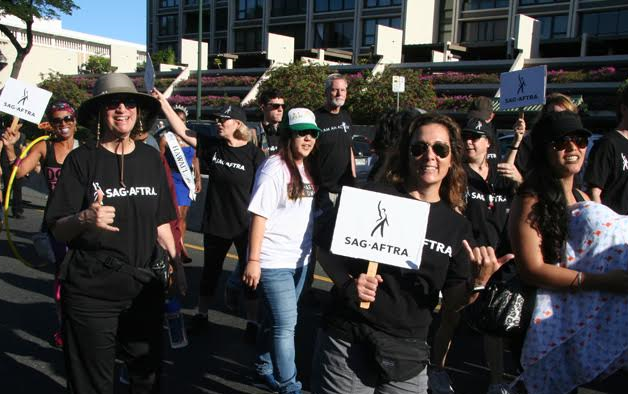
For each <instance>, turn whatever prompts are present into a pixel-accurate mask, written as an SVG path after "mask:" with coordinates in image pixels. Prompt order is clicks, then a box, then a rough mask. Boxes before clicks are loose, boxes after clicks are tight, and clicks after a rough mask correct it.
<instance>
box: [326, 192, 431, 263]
mask: <svg viewBox="0 0 628 394" xmlns="http://www.w3.org/2000/svg"><path fill="white" fill-rule="evenodd" d="M429 212H430V204H428V203H425V202H421V201H417V200H415V199H411V198H403V197H396V196H391V195H388V194H383V193H377V192H371V191H366V190H362V189H356V188H353V187H347V186H345V187H343V188H342V198H341V199H340V205H339V207H338V218H337V220H336V227H335V228H334V237H333V239H332V243H331V252H332V253H334V254H338V255H342V256H348V257H354V258H359V259H364V260H368V261H373V262H378V263H382V264H388V265H394V266H398V267H402V268H409V269H419V267H420V265H421V254H422V251H423V242H424V241H425V231H426V228H427V218H428V215H429Z"/></svg>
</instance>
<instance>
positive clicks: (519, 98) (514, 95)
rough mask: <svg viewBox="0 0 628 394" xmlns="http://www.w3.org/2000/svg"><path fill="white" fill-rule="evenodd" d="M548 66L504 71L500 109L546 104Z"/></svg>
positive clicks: (501, 79) (501, 78)
mask: <svg viewBox="0 0 628 394" xmlns="http://www.w3.org/2000/svg"><path fill="white" fill-rule="evenodd" d="M546 87H547V66H545V65H543V66H538V67H530V68H525V69H523V70H520V71H511V72H506V73H502V74H501V75H500V77H499V94H500V97H499V109H501V110H505V109H510V108H518V107H525V106H526V105H536V104H545V88H546Z"/></svg>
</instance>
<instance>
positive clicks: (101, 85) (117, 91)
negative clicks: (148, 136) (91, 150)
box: [76, 73, 161, 130]
mask: <svg viewBox="0 0 628 394" xmlns="http://www.w3.org/2000/svg"><path fill="white" fill-rule="evenodd" d="M115 96H127V97H133V98H134V99H135V100H136V101H137V107H138V109H139V112H138V118H140V117H141V121H142V128H143V129H144V130H149V129H150V128H151V127H152V126H153V124H154V123H155V120H156V119H157V115H158V114H159V111H160V110H161V104H160V103H159V100H157V99H156V98H154V97H153V96H151V95H149V94H146V93H139V92H138V91H137V89H136V88H135V85H134V84H133V81H131V78H129V77H128V76H127V75H126V74H117V73H113V74H106V75H103V76H102V77H100V78H98V80H97V81H96V84H95V85H94V90H93V95H92V97H91V98H89V99H87V100H85V101H84V102H83V103H82V104H81V106H80V107H79V109H78V111H77V117H76V119H77V121H78V123H79V124H80V125H82V126H84V127H87V128H89V129H93V128H95V127H96V125H97V123H98V113H99V112H100V110H102V105H103V104H104V103H105V102H107V100H109V99H110V98H112V97H115ZM138 120H139V119H138Z"/></svg>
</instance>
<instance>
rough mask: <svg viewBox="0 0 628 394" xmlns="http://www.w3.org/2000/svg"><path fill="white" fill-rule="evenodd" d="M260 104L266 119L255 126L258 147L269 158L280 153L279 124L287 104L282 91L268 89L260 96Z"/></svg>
mask: <svg viewBox="0 0 628 394" xmlns="http://www.w3.org/2000/svg"><path fill="white" fill-rule="evenodd" d="M259 104H260V109H261V110H262V112H263V114H264V119H263V120H262V121H261V122H260V123H259V124H258V125H256V126H255V134H256V136H257V146H258V147H259V148H260V149H261V150H262V151H263V152H264V155H266V156H267V157H268V156H271V155H274V154H275V153H277V152H278V151H279V124H280V123H281V120H282V119H283V111H284V109H285V108H286V103H285V101H284V98H283V94H282V93H281V92H280V91H278V90H277V89H268V90H265V91H263V92H262V94H260V97H259Z"/></svg>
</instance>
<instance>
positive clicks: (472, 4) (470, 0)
mask: <svg viewBox="0 0 628 394" xmlns="http://www.w3.org/2000/svg"><path fill="white" fill-rule="evenodd" d="M508 3H509V0H465V1H464V6H463V10H465V11H469V10H485V9H487V8H507V7H508Z"/></svg>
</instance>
